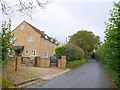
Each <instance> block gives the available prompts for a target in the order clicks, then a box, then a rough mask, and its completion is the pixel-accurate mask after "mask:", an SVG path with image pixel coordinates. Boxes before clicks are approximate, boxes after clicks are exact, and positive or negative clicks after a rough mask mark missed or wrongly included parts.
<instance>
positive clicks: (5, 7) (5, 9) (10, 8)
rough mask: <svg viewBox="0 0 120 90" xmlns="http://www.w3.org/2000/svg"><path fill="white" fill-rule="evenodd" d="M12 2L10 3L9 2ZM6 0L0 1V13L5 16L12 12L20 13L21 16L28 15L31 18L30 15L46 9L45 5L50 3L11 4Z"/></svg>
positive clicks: (26, 1) (33, 0)
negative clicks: (39, 9)
mask: <svg viewBox="0 0 120 90" xmlns="http://www.w3.org/2000/svg"><path fill="white" fill-rule="evenodd" d="M11 2H12V1H11ZM11 2H10V1H7V0H0V4H1V11H2V13H3V14H5V15H9V14H12V13H14V12H16V11H17V12H20V13H22V14H23V15H28V16H29V17H30V18H31V14H32V13H33V12H34V11H35V10H38V8H41V9H42V10H43V9H45V8H46V5H48V4H49V3H51V2H52V0H51V1H50V0H16V1H14V3H11Z"/></svg>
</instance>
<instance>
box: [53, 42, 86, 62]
mask: <svg viewBox="0 0 120 90" xmlns="http://www.w3.org/2000/svg"><path fill="white" fill-rule="evenodd" d="M55 53H56V56H57V58H60V57H61V56H66V58H67V61H72V60H80V59H83V58H84V51H83V50H82V49H81V48H79V47H78V46H76V45H74V44H67V45H65V46H60V47H57V48H56V49H55Z"/></svg>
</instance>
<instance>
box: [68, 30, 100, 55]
mask: <svg viewBox="0 0 120 90" xmlns="http://www.w3.org/2000/svg"><path fill="white" fill-rule="evenodd" d="M99 42H100V39H99V36H95V35H94V34H93V33H92V32H90V31H86V30H81V31H78V32H77V33H75V34H74V35H73V36H71V38H70V40H69V42H68V43H73V44H75V45H77V46H79V47H80V48H82V49H83V50H84V51H85V53H86V54H87V53H88V52H91V51H93V50H94V49H96V48H97V46H98V43H99Z"/></svg>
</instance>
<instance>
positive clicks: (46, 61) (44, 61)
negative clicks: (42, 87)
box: [39, 58, 50, 67]
mask: <svg viewBox="0 0 120 90" xmlns="http://www.w3.org/2000/svg"><path fill="white" fill-rule="evenodd" d="M39 66H40V67H50V59H49V58H41V59H40V61H39Z"/></svg>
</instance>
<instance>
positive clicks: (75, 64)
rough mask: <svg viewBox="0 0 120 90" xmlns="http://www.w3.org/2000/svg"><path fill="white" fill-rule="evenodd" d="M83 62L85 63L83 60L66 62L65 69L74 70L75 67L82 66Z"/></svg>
mask: <svg viewBox="0 0 120 90" xmlns="http://www.w3.org/2000/svg"><path fill="white" fill-rule="evenodd" d="M85 62H86V61H85V59H82V60H74V61H68V62H67V65H66V67H67V68H76V67H79V66H80V65H82V64H84V63H85Z"/></svg>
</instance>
